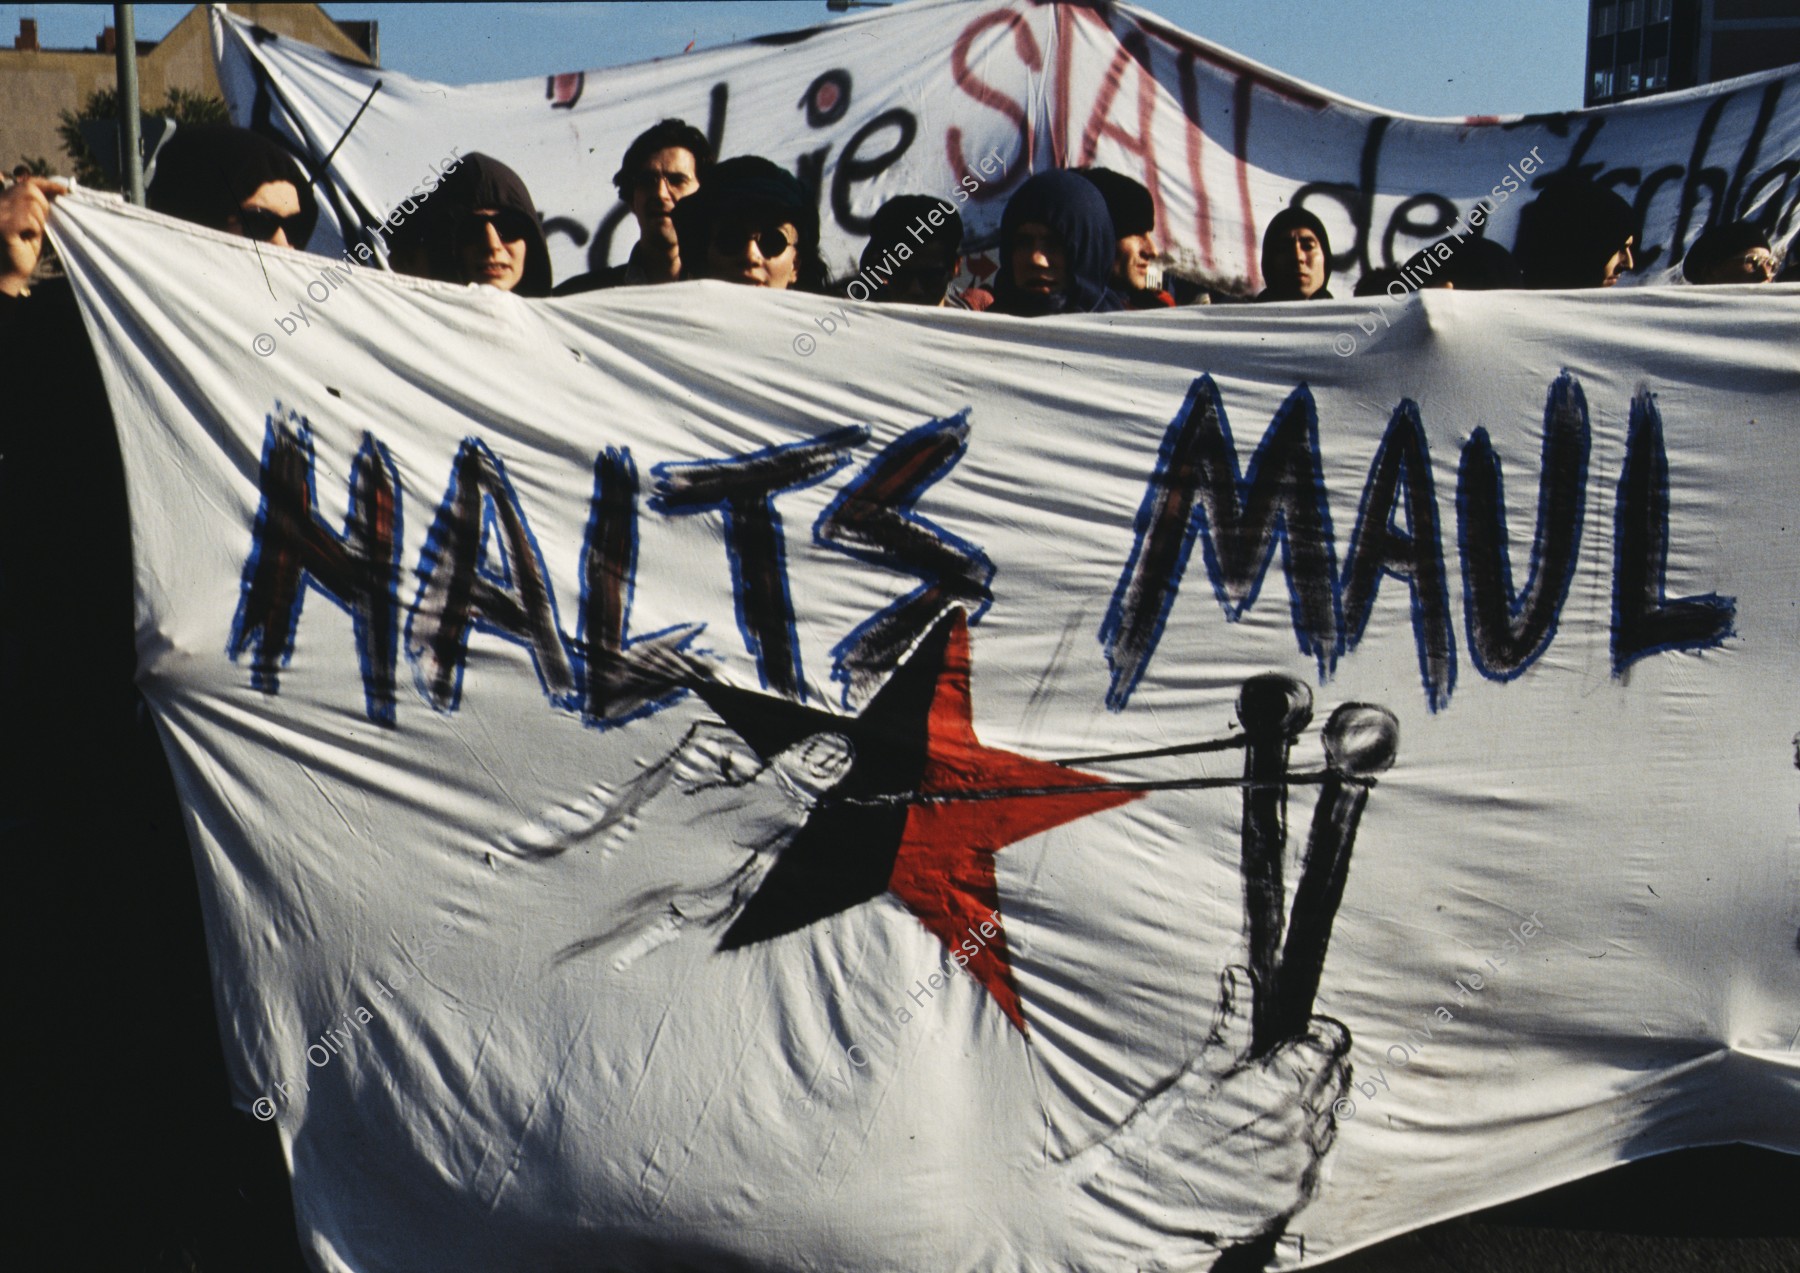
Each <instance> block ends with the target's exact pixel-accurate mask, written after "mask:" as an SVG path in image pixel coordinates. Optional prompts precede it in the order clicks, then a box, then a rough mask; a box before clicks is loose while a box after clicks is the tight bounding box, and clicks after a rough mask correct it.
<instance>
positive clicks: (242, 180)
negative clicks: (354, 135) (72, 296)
mask: <svg viewBox="0 0 1800 1273" xmlns="http://www.w3.org/2000/svg"><path fill="white" fill-rule="evenodd" d="M144 202H145V203H146V204H148V205H149V207H150V209H151V211H153V212H161V213H164V214H166V215H168V216H171V217H179V218H181V219H182V220H183V221H192V222H193V223H194V224H195V225H204V226H209V227H211V228H212V229H214V230H223V231H225V232H226V233H227V234H236V235H240V236H242V237H243V238H246V239H255V240H256V241H257V242H259V243H270V244H273V245H274V246H276V247H284V248H304V247H305V246H306V245H307V242H308V241H309V240H310V239H311V238H312V232H313V227H314V226H315V225H317V224H318V221H319V204H318V201H317V200H316V199H315V198H314V197H313V193H312V185H311V183H310V182H308V181H307V179H306V175H305V174H304V173H303V172H301V170H300V165H299V164H298V163H296V162H295V161H294V157H293V156H292V155H290V154H289V153H288V152H287V151H285V150H283V149H282V148H281V147H280V146H278V145H276V144H275V143H274V142H272V141H270V140H269V139H268V138H266V137H263V136H260V135H259V134H256V133H253V132H251V131H250V130H249V129H246V128H233V127H231V126H230V125H227V124H204V125H200V126H198V127H194V128H182V129H180V130H179V131H178V132H177V133H176V134H175V136H174V137H172V138H171V139H170V140H169V144H168V145H166V146H164V147H163V148H162V149H161V150H160V151H159V152H157V156H156V175H155V177H154V178H153V179H152V180H151V182H150V185H149V188H148V189H147V190H145V192H144Z"/></svg>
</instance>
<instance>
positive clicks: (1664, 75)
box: [1644, 57, 1669, 89]
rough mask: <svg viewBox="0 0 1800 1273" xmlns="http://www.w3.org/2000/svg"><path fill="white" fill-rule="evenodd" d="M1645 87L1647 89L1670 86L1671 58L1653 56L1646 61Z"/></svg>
mask: <svg viewBox="0 0 1800 1273" xmlns="http://www.w3.org/2000/svg"><path fill="white" fill-rule="evenodd" d="M1644 87H1645V88H1646V89H1656V88H1667V87H1669V59H1668V58H1666V57H1653V58H1650V59H1649V60H1647V61H1646V62H1645V63H1644Z"/></svg>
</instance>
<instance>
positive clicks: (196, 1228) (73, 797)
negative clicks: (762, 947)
mask: <svg viewBox="0 0 1800 1273" xmlns="http://www.w3.org/2000/svg"><path fill="white" fill-rule="evenodd" d="M178 142H179V143H180V144H179V146H178V144H177V143H178ZM66 193H67V191H66V188H65V187H63V186H62V185H61V184H59V183H56V182H52V181H49V180H46V179H44V178H40V177H27V178H25V179H23V180H21V181H19V182H18V183H16V184H14V185H12V186H10V187H8V188H7V189H6V190H4V191H0V381H3V382H4V383H5V384H6V385H7V409H6V410H5V411H4V412H0V705H3V706H0V730H3V731H4V739H3V745H4V746H3V749H4V751H5V754H6V756H7V763H6V766H5V768H4V775H5V776H4V783H5V792H6V794H5V798H4V801H3V807H4V810H5V815H4V816H5V823H6V831H5V837H6V839H5V842H6V847H7V849H8V850H9V852H10V855H11V860H12V862H13V866H14V874H13V877H12V880H11V886H12V888H13V890H14V896H15V897H16V898H19V899H22V904H19V905H15V906H14V907H13V909H12V913H11V914H10V915H9V916H8V923H7V925H6V930H7V933H6V937H5V942H6V949H5V958H6V960H7V962H8V963H9V964H10V965H11V966H14V967H21V966H24V965H25V964H26V963H27V962H31V961H37V964H38V967H37V971H36V972H34V974H33V975H32V976H30V977H26V978H20V979H17V980H16V982H15V985H14V987H13V1003H12V1008H13V1011H14V1013H15V1015H17V1016H19V1017H20V1018H21V1019H23V1020H32V1021H38V1022H44V1023H47V1024H48V1025H49V1027H50V1028H47V1029H39V1030H31V1031H26V1032H24V1033H22V1034H21V1035H20V1036H19V1037H18V1039H17V1040H16V1041H15V1045H14V1047H13V1048H12V1049H11V1050H10V1052H9V1055H8V1062H9V1064H10V1065H11V1067H12V1070H13V1073H12V1079H13V1081H14V1083H15V1084H16V1085H17V1088H18V1090H20V1091H28V1092H30V1093H31V1094H32V1099H31V1100H29V1101H24V1102H18V1103H16V1108H15V1109H14V1111H13V1113H12V1114H11V1116H10V1123H9V1126H8V1129H7V1138H8V1148H9V1149H10V1150H12V1151H13V1152H14V1153H16V1154H18V1155H20V1156H21V1160H22V1161H28V1162H30V1164H31V1171H30V1172H28V1173H27V1179H26V1180H24V1181H23V1182H22V1183H21V1184H19V1185H18V1186H16V1187H15V1189H14V1198H13V1201H14V1203H15V1205H16V1207H17V1208H18V1214H19V1215H20V1216H21V1217H22V1218H25V1219H26V1222H25V1223H21V1224H16V1225H13V1226H11V1227H10V1232H9V1251H10V1252H11V1254H12V1257H13V1259H14V1261H15V1262H19V1263H22V1264H23V1266H25V1267H30V1268H80V1269H128V1268H130V1269H135V1268H145V1267H150V1266H151V1265H152V1264H153V1263H155V1262H157V1261H159V1260H163V1259H168V1258H171V1255H170V1253H172V1252H187V1253H192V1252H195V1251H198V1252H200V1253H201V1254H200V1256H199V1263H201V1264H206V1265H216V1266H217V1267H221V1268H259V1269H275V1268H286V1267H289V1266H290V1265H291V1264H292V1263H293V1261H294V1260H295V1259H296V1258H297V1257H296V1256H295V1255H294V1254H293V1241H294V1239H293V1218H292V1210H291V1206H290V1204H289V1194H288V1191H287V1185H286V1180H285V1172H284V1171H283V1168H282V1165H281V1147H280V1138H279V1135H278V1133H277V1131H276V1129H275V1125H274V1124H273V1123H264V1122H260V1121H257V1120H254V1119H252V1118H251V1117H250V1115H248V1114H242V1113H239V1112H237V1111H235V1110H233V1109H232V1108H231V1105H230V1102H229V1100H228V1099H227V1091H228V1088H229V1080H228V1078H227V1073H226V1065H225V1056H224V1052H223V1050H222V1048H221V1041H220V1035H219V1021H218V1017H217V1015H216V1013H215V1011H214V1005H213V988H212V981H211V975H210V973H209V971H208V967H207V950H206V942H205V928H204V920H203V917H202V915H201V905H200V891H199V889H198V887H197V886H196V883H195V874H194V858H193V856H192V851H191V849H190V846H189V843H188V838H187V834H186V831H185V829H184V827H183V823H182V811H181V808H180V802H179V799H178V797H177V794H176V790H175V784H174V779H173V778H172V777H171V775H170V773H169V769H168V763H167V761H166V759H165V758H164V755H163V751H162V748H161V746H160V745H159V743H158V741H157V738H156V735H155V732H154V729H153V727H152V725H151V723H150V719H149V715H148V713H147V711H146V710H145V708H144V707H143V705H142V702H141V700H140V698H139V695H138V690H137V686H136V684H135V676H136V671H137V645H136V641H137V635H138V634H137V625H136V620H135V618H134V602H133V571H132V550H131V535H130V520H129V517H128V515H127V505H126V490H125V473H124V466H123V461H122V459H121V456H120V449H119V439H118V433H117V430H116V429H115V427H114V424H113V418H112V409H111V406H110V404H109V403H108V400H107V396H106V389H105V386H104V384H103V382H102V379H101V369H100V365H99V362H98V360H97V358H96V355H95V349H94V346H93V343H92V341H91V340H90V338H89V336H88V332H87V329H86V327H85V325H84V324H83V321H82V318H81V311H80V307H79V305H78V304H77V302H76V299H75V295H74V292H73V289H72V288H71V286H70V284H69V282H68V280H67V279H65V278H41V277H40V275H41V273H42V271H41V270H40V268H39V266H40V260H41V257H42V255H43V253H44V248H45V229H46V223H47V221H48V219H49V216H50V210H51V205H52V201H53V200H54V199H56V198H59V197H61V196H62V195H64V194H66ZM149 196H150V199H149V201H150V206H151V207H152V208H154V209H156V210H157V211H159V212H163V213H166V214H169V215H173V216H178V217H182V218H184V219H186V220H189V221H192V222H195V223H197V224H200V225H203V226H207V227H210V228H212V229H215V230H223V231H226V232H228V233H231V234H234V235H238V236H242V237H247V238H253V239H256V240H258V241H260V242H262V243H267V244H272V245H278V246H296V247H297V246H299V245H301V244H304V243H305V242H306V241H307V240H308V238H309V237H310V236H311V234H312V229H313V224H314V221H313V218H314V217H315V216H316V210H317V205H316V204H315V203H314V202H313V200H312V197H311V194H310V192H309V191H308V189H307V184H306V179H305V177H304V176H303V175H302V174H301V171H300V168H299V165H298V164H296V163H295V162H294V161H293V160H292V159H290V158H289V157H288V156H287V154H286V152H284V151H282V150H281V149H280V148H279V147H277V146H274V145H273V144H272V143H269V142H267V141H265V140H264V139H263V138H260V137H257V136H256V135H254V134H252V133H249V132H246V131H245V130H242V129H226V128H221V129H212V128H204V129H203V128H193V129H183V130H182V133H181V134H180V136H179V137H178V138H177V139H175V140H172V141H171V142H170V143H169V145H168V147H166V148H165V149H164V151H163V152H162V155H161V157H160V160H159V163H158V164H157V169H156V174H155V180H154V181H153V182H152V183H151V188H150V191H149ZM150 1038H154V1039H156V1040H157V1043H156V1046H154V1047H150V1048H145V1049H140V1051H141V1052H142V1053H143V1054H142V1055H139V1056H135V1057H134V1059H133V1063H132V1072H133V1075H134V1077H135V1079H136V1080H138V1081H140V1082H142V1084H143V1088H142V1090H141V1091H139V1092H137V1093H136V1096H135V1098H134V1100H133V1104H132V1111H131V1122H132V1127H133V1133H134V1134H133V1135H132V1136H129V1137H125V1138H123V1139H121V1138H120V1137H119V1135H118V1118H117V1116H116V1114H115V1113H114V1112H112V1111H109V1110H107V1109H106V1108H104V1105H103V1103H96V1102H95V1101H94V1099H93V1094H94V1093H95V1092H96V1091H99V1090H102V1089H103V1088H104V1086H105V1085H106V1084H107V1083H109V1082H111V1081H113V1079H112V1077H111V1076H112V1075H114V1074H115V1073H116V1071H117V1068H118V1057H119V1055H120V1053H119V1049H120V1048H121V1046H129V1041H131V1040H134V1039H150ZM171 1161H173V1162H177V1163H180V1164H183V1167H182V1169H181V1170H179V1171H171V1170H169V1169H168V1166H169V1163H170V1162H171ZM83 1197H101V1198H104V1199H105V1200H106V1201H105V1204H104V1205H105V1210H106V1214H107V1219H106V1222H105V1223H100V1224H69V1223H66V1221H67V1219H68V1218H69V1215H70V1210H69V1209H70V1207H71V1206H74V1205H76V1204H75V1203H74V1202H73V1201H72V1200H74V1199H78V1198H83ZM284 1208H285V1210H284ZM284 1233H285V1234H286V1242H287V1246H288V1250H287V1252H283V1251H282V1249H281V1247H282V1240H283V1234H284ZM179 1258H181V1259H183V1260H186V1261H187V1262H189V1263H192V1262H193V1261H192V1260H191V1259H190V1258H189V1256H188V1255H187V1254H183V1255H182V1256H181V1257H179Z"/></svg>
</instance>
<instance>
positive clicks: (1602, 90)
mask: <svg viewBox="0 0 1800 1273" xmlns="http://www.w3.org/2000/svg"><path fill="white" fill-rule="evenodd" d="M1612 91H1613V73H1612V68H1611V67H1610V66H1609V67H1606V68H1605V69H1604V70H1599V71H1595V72H1594V97H1595V99H1596V100H1598V99H1600V98H1602V97H1611V96H1612Z"/></svg>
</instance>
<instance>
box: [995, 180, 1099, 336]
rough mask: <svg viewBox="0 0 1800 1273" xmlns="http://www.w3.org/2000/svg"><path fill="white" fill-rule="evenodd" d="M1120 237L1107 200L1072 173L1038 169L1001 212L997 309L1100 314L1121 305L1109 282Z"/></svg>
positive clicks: (1031, 314) (1024, 312)
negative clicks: (1108, 210) (1108, 208)
mask: <svg viewBox="0 0 1800 1273" xmlns="http://www.w3.org/2000/svg"><path fill="white" fill-rule="evenodd" d="M1118 246H1119V240H1118V237H1117V236H1116V235H1115V234H1114V233H1113V224H1112V217H1111V215H1110V214H1109V213H1108V212H1107V210H1106V199H1105V198H1104V197H1103V196H1102V195H1101V193H1100V191H1099V190H1097V189H1095V187H1094V184H1093V182H1091V181H1089V180H1088V179H1087V178H1086V177H1083V176H1082V175H1081V174H1080V173H1077V172H1068V171H1062V170H1058V171H1053V172H1040V173H1039V174H1038V175H1037V176H1035V177H1033V178H1031V179H1030V180H1029V181H1027V182H1026V183H1025V184H1024V185H1022V186H1020V187H1019V189H1018V192H1017V193H1016V194H1014V195H1013V197H1012V198H1011V199H1010V200H1008V201H1007V204H1006V211H1005V212H1004V213H1002V214H1001V216H1000V269H999V271H998V272H997V273H996V274H995V275H994V307H993V310H992V312H993V313H996V314H1016V315H1020V316H1022V317H1027V318H1035V317H1041V316H1042V315H1045V314H1102V313H1110V312H1112V311H1114V310H1121V309H1124V308H1125V302H1124V300H1123V299H1122V298H1121V297H1120V296H1119V294H1118V293H1117V292H1115V291H1113V290H1112V289H1111V288H1110V287H1109V286H1108V285H1107V279H1108V277H1109V276H1110V275H1111V274H1112V267H1113V257H1114V255H1115V254H1116V253H1117V251H1118Z"/></svg>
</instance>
